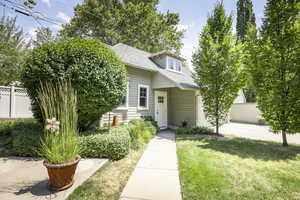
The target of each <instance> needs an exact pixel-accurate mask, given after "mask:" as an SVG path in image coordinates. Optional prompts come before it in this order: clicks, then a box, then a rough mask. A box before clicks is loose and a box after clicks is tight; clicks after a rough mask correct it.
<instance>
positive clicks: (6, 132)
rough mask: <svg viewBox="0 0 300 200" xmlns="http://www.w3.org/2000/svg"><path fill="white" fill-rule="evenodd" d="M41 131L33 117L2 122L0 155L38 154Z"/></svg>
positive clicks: (0, 127)
mask: <svg viewBox="0 0 300 200" xmlns="http://www.w3.org/2000/svg"><path fill="white" fill-rule="evenodd" d="M41 133H42V128H41V126H40V124H39V123H37V122H36V120H33V119H24V120H15V121H5V122H0V155H2V156H9V155H15V156H37V153H36V152H37V151H36V148H37V147H38V145H39V139H40V136H41Z"/></svg>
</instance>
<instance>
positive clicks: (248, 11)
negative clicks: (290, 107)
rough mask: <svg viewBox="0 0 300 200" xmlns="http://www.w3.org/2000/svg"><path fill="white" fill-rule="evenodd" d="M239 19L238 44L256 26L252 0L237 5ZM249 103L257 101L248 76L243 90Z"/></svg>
mask: <svg viewBox="0 0 300 200" xmlns="http://www.w3.org/2000/svg"><path fill="white" fill-rule="evenodd" d="M236 7H237V19H236V33H237V42H244V41H245V38H246V34H247V31H248V29H249V27H250V26H256V23H255V14H254V12H253V4H252V0H238V2H237V4H236ZM243 92H244V94H245V97H246V101H247V102H255V101H256V92H255V90H254V86H253V83H252V80H251V76H250V75H249V76H248V80H247V84H246V86H245V88H244V89H243Z"/></svg>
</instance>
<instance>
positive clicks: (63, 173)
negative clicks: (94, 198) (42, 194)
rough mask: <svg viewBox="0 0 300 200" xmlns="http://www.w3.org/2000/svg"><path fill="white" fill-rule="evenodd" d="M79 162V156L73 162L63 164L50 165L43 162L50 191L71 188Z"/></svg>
mask: <svg viewBox="0 0 300 200" xmlns="http://www.w3.org/2000/svg"><path fill="white" fill-rule="evenodd" d="M79 161H80V156H77V157H76V159H75V160H74V161H73V162H69V163H64V164H51V163H47V162H46V161H44V165H45V167H47V170H48V175H49V179H50V189H51V190H56V191H60V190H65V189H67V188H69V187H71V186H72V185H73V183H74V174H75V171H76V168H77V164H78V163H79Z"/></svg>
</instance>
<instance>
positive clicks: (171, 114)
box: [168, 88, 196, 126]
mask: <svg viewBox="0 0 300 200" xmlns="http://www.w3.org/2000/svg"><path fill="white" fill-rule="evenodd" d="M168 96H169V97H168V100H169V101H168V102H169V103H168V121H169V125H172V126H180V125H181V122H182V121H183V120H187V121H188V125H191V126H193V125H196V96H195V91H192V90H180V89H178V88H172V89H169V91H168Z"/></svg>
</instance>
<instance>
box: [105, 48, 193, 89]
mask: <svg viewBox="0 0 300 200" xmlns="http://www.w3.org/2000/svg"><path fill="white" fill-rule="evenodd" d="M111 48H112V49H113V50H114V51H115V53H116V54H117V56H119V58H120V59H121V60H122V61H123V62H124V64H126V65H128V66H131V67H135V68H139V69H144V70H148V71H152V72H157V73H160V74H161V75H163V76H164V77H165V78H167V79H168V80H170V81H172V82H173V83H174V85H176V86H177V87H179V88H181V89H196V88H198V86H197V85H196V84H195V82H194V79H193V77H192V72H191V70H190V69H189V68H188V66H184V67H182V73H177V72H172V71H169V70H167V69H164V68H161V67H160V66H158V65H157V64H156V63H155V62H153V61H152V59H153V58H154V57H156V56H160V55H170V56H173V57H175V58H177V59H179V60H182V61H184V59H183V58H182V57H180V56H178V55H176V54H174V53H171V52H168V51H162V52H158V53H155V54H151V53H149V52H146V51H143V50H140V49H137V48H134V47H131V46H128V45H126V44H122V43H119V44H116V45H114V46H112V47H111ZM183 64H184V63H183Z"/></svg>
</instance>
